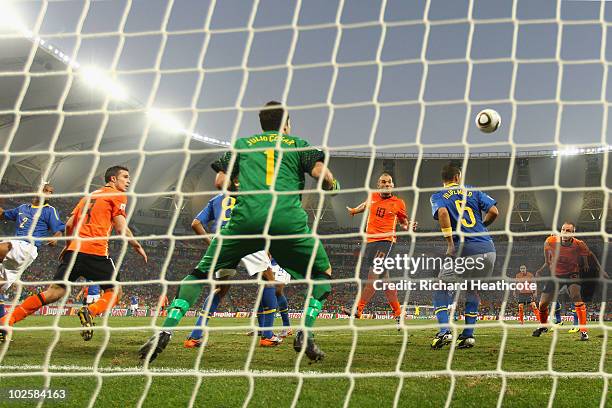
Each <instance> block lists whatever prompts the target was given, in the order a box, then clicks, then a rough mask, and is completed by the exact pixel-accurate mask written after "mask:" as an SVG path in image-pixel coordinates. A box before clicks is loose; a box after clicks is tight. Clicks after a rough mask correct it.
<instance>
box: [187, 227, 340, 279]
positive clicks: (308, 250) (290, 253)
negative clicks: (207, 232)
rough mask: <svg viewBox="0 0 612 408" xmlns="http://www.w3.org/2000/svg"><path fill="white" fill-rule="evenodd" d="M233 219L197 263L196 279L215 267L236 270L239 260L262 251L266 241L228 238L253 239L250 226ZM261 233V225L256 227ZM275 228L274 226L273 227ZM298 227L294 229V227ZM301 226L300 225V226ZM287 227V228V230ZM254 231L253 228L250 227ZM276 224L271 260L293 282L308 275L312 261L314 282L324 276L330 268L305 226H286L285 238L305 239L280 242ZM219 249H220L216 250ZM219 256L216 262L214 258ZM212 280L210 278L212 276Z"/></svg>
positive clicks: (324, 254)
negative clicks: (288, 275)
mask: <svg viewBox="0 0 612 408" xmlns="http://www.w3.org/2000/svg"><path fill="white" fill-rule="evenodd" d="M235 218H237V217H234V216H232V219H231V220H230V222H229V223H228V224H227V225H226V226H225V227H224V228H222V229H221V234H220V236H219V237H215V238H214V239H213V240H212V242H211V244H210V245H209V246H208V249H207V250H206V253H205V254H204V257H203V258H202V260H201V261H200V263H198V266H197V267H196V270H197V271H199V272H200V273H201V275H199V276H198V277H199V278H201V279H206V278H207V277H208V276H209V273H210V272H211V266H212V265H213V264H214V271H218V270H220V269H236V267H237V266H238V263H240V260H241V259H242V258H244V257H245V256H247V255H250V254H252V253H254V252H257V251H261V250H263V249H265V245H266V240H265V238H263V237H261V236H259V237H255V238H242V237H241V238H231V237H232V236H235V235H242V236H244V235H254V234H256V233H254V232H247V231H248V230H250V231H253V230H254V228H248V227H249V225H248V224H250V223H249V222H248V221H246V222H236V220H235ZM258 224H259V227H258V228H257V229H261V227H260V226H261V225H262V224H263V223H258ZM275 224H276V223H275ZM296 224H297V225H296ZM300 224H301V225H300ZM289 225H290V226H289ZM251 226H252V227H253V225H251ZM278 227H279V226H278V224H277V225H274V228H271V229H270V231H271V232H270V247H269V251H270V253H271V254H272V257H273V258H274V259H275V260H276V262H278V264H279V265H280V266H281V267H282V268H284V269H285V270H286V271H287V272H289V274H290V275H291V277H292V278H294V279H304V278H305V277H306V275H307V272H308V266H309V265H310V262H311V258H312V257H313V256H314V259H313V260H312V262H313V263H312V275H311V276H312V277H313V278H316V277H318V276H321V275H323V274H324V273H325V272H326V271H327V270H329V268H330V263H329V258H328V257H327V253H326V252H325V249H324V248H323V244H322V243H321V241H320V240H319V239H318V238H315V237H312V236H310V233H311V231H310V229H309V228H308V225H307V224H306V223H305V222H304V223H295V222H293V223H292V224H287V228H286V229H285V231H287V232H285V234H284V235H304V237H297V238H280V237H278V234H275V231H278V230H279V229H280V230H282V228H278ZM219 247H220V248H219ZM217 251H218V252H219V254H218V257H217V259H216V262H214V260H215V255H216V253H217ZM211 276H212V275H211Z"/></svg>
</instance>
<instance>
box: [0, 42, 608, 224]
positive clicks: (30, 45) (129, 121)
mask: <svg viewBox="0 0 612 408" xmlns="http://www.w3.org/2000/svg"><path fill="white" fill-rule="evenodd" d="M31 52H33V53H34V54H33V58H32V59H31V64H30V66H29V71H28V75H27V76H26V75H24V74H23V72H24V71H25V70H26V69H27V66H28V62H29V60H30V56H31V54H30V53H31ZM73 69H74V71H73V72H74V75H69V72H71V71H72V70H73ZM93 75H94V76H93V77H91V76H92V73H91V72H90V71H87V70H86V69H84V68H83V67H81V66H80V65H78V63H75V62H74V61H71V60H70V59H69V58H68V57H67V56H66V55H65V54H64V53H63V52H62V51H61V50H58V49H57V48H55V47H53V46H52V45H50V44H47V43H45V42H44V40H40V39H37V38H27V37H19V36H7V37H2V38H0V90H1V92H0V143H1V144H2V147H3V148H4V149H5V150H8V151H9V152H10V155H9V156H8V157H7V156H6V155H5V157H4V166H5V167H4V172H3V174H2V178H3V180H4V181H9V182H11V183H14V184H20V185H27V186H31V187H32V190H33V191H37V189H38V188H39V186H40V183H41V181H42V178H43V175H44V174H47V175H48V176H47V178H48V181H51V182H52V183H53V184H54V185H55V187H56V191H57V192H58V193H65V194H68V193H73V194H82V193H83V192H84V188H85V186H86V185H87V184H88V180H92V184H93V185H96V186H97V185H99V184H100V183H101V181H102V180H101V175H102V173H103V171H104V169H105V168H106V167H108V166H110V165H113V164H117V163H121V164H125V165H127V166H129V167H130V168H131V169H134V170H136V171H135V173H136V175H137V180H136V183H135V184H134V189H133V191H134V192H135V193H137V194H138V200H137V201H136V205H135V209H136V210H139V211H136V212H135V216H134V217H135V218H134V220H135V221H138V220H141V222H142V223H152V224H154V225H159V226H160V227H163V226H164V225H166V224H167V223H168V221H167V220H168V219H169V218H170V217H171V215H172V214H173V213H174V212H175V211H177V210H180V211H182V212H183V213H184V214H186V216H187V217H189V216H192V215H193V214H195V213H196V212H197V211H198V210H199V209H200V208H201V207H202V206H203V204H204V203H205V202H206V200H207V199H208V198H210V196H211V195H212V194H214V193H215V192H214V191H211V190H212V189H213V179H214V174H213V172H212V171H211V170H210V163H211V162H212V160H213V159H214V158H215V157H216V156H217V155H218V154H219V153H220V152H222V151H223V150H224V149H226V148H227V143H226V142H224V141H220V140H218V139H213V138H208V137H205V136H202V135H197V134H194V133H189V132H188V131H186V130H185V129H180V125H179V124H177V123H173V121H172V119H171V118H168V117H167V116H164V114H163V112H159V111H155V110H152V109H145V105H144V104H143V103H141V102H140V101H137V100H134V99H132V98H130V97H129V95H123V94H122V90H121V89H120V88H113V86H115V85H112V84H111V85H108V84H107V86H106V88H104V81H106V79H104V78H105V77H103V76H101V75H102V74H99V73H94V74H93ZM24 81H29V83H28V84H27V89H26V91H25V93H24V94H23V95H21V92H22V89H23V85H24ZM67 81H71V82H70V83H69V84H67ZM101 85H102V87H101ZM109 92H110V93H111V94H110V95H109ZM113 94H114V95H113ZM117 94H119V95H117ZM113 96H119V97H116V98H114V97H113ZM21 98H23V99H22V101H21V105H20V107H19V113H20V114H19V115H16V114H15V113H16V112H15V107H16V103H17V101H18V100H20V99H21ZM62 101H63V103H62ZM60 105H61V108H60ZM159 119H161V122H165V123H160V120H159ZM168 124H169V125H170V126H168ZM55 132H58V134H57V140H56V143H55V144H54V145H53V146H51V143H52V140H54V138H55V136H56V135H55ZM186 138H187V139H188V140H186ZM9 143H10V145H8V144H9ZM185 147H188V150H187V149H185ZM608 149H609V148H608V147H597V146H596V147H581V148H571V149H567V150H563V151H557V150H554V149H549V150H546V149H544V150H523V151H517V152H515V153H514V154H511V153H510V152H509V151H505V152H504V151H500V152H487V151H472V152H470V156H469V157H470V160H469V161H468V167H467V171H466V181H467V182H468V183H469V184H473V185H476V186H479V187H480V188H483V189H486V190H488V191H491V194H494V195H496V198H497V197H499V198H498V200H499V201H500V206H501V207H502V208H503V209H505V211H509V212H510V211H511V212H513V215H512V217H513V221H512V222H511V224H516V225H517V226H518V228H521V225H522V226H524V227H525V228H526V229H527V227H526V226H528V225H531V226H532V227H533V226H536V225H538V226H542V227H545V226H548V228H550V227H551V226H552V222H553V219H552V212H551V211H548V210H547V211H543V210H542V209H544V208H546V209H551V208H554V206H555V202H556V200H557V198H558V197H560V199H561V200H562V201H563V203H562V205H561V206H560V213H559V219H566V218H567V219H576V220H577V219H585V220H586V219H588V218H589V216H588V215H584V214H583V212H584V211H587V210H588V214H590V216H591V218H592V220H591V221H593V222H591V223H590V225H591V226H590V227H589V229H590V230H596V229H597V228H599V227H596V225H598V222H599V219H600V218H601V214H602V205H603V191H599V192H598V191H595V190H596V189H595V190H594V191H592V192H590V193H589V192H588V191H586V189H585V188H586V187H596V186H599V185H601V181H600V180H601V176H602V174H601V172H602V169H603V157H604V154H606V153H607V151H608ZM330 154H331V161H330V166H331V168H332V170H333V171H334V172H335V174H336V176H337V177H338V179H339V180H342V185H343V188H345V189H349V192H347V193H346V194H341V195H339V196H338V197H336V198H334V199H333V200H329V199H326V200H325V204H324V207H323V208H322V209H321V210H320V211H319V212H317V208H318V205H319V200H318V198H317V197H316V195H313V194H310V195H308V194H307V195H306V197H305V200H304V202H305V205H306V208H307V210H308V212H309V213H310V214H311V215H312V216H313V217H314V216H315V215H316V214H319V219H320V222H321V223H322V224H323V225H326V224H327V225H328V226H329V227H330V228H333V226H338V227H340V228H357V227H358V224H359V222H358V221H357V219H356V218H355V219H351V218H350V217H349V216H348V215H347V214H346V211H345V206H346V205H351V206H353V205H357V204H358V203H359V202H361V201H360V200H363V199H364V198H365V191H358V190H359V189H363V188H364V180H369V187H370V188H375V178H376V177H375V175H376V174H379V173H380V172H382V171H389V172H391V173H392V174H394V176H395V179H396V186H398V187H400V191H399V192H398V194H399V195H400V196H402V197H403V198H405V199H406V200H407V202H408V203H409V204H410V206H412V204H413V202H414V201H415V193H414V189H413V188H412V185H413V176H414V174H415V172H416V171H417V168H416V166H417V165H419V166H420V167H419V169H418V177H417V182H416V185H417V187H419V188H425V189H429V190H428V191H425V192H423V191H422V192H421V193H420V194H419V198H418V208H417V219H418V220H419V222H420V223H421V226H422V227H423V228H424V229H429V228H433V227H434V225H433V220H432V219H431V214H430V213H429V209H428V207H429V204H428V200H429V195H430V194H431V193H430V192H429V191H433V190H434V189H436V188H437V187H438V186H439V184H440V183H439V176H438V175H439V169H440V167H441V166H442V165H443V163H445V162H447V161H449V160H451V161H453V160H454V161H456V162H457V163H458V164H461V162H462V160H463V158H464V157H465V153H463V152H461V151H459V152H457V151H455V152H452V151H451V152H444V151H439V150H438V151H435V152H434V151H427V150H425V151H422V152H419V151H418V150H416V149H415V151H414V152H412V153H394V152H392V151H389V149H386V150H382V149H381V150H370V149H365V150H359V151H347V150H336V149H334V150H331V151H330ZM373 155H374V163H373V167H372V173H371V174H372V176H371V177H368V171H369V169H370V160H371V159H372V156H373ZM419 160H420V161H419ZM557 161H560V162H561V166H560V170H559V171H560V177H559V180H560V185H559V187H561V188H565V189H566V190H564V191H562V193H561V195H560V196H558V195H557V190H556V189H555V178H554V173H555V169H556V162H557ZM510 168H512V169H513V170H512V174H511V176H510V177H508V171H509V169H510ZM585 174H586V177H585ZM605 176H606V177H607V180H612V178H611V177H610V176H611V172H610V166H608V174H607V175H605ZM181 180H182V185H181V186H179V185H177V184H178V183H179V182H180V181H181ZM310 187H312V184H310ZM402 187H403V188H402ZM509 187H513V188H517V189H518V190H516V189H515V190H514V191H513V192H511V191H510V190H511V189H510V188H509ZM608 187H609V182H608ZM179 188H180V191H182V192H188V194H186V195H183V196H182V197H179V196H180V194H178V193H177V190H178V189H179ZM580 188H583V190H580ZM521 189H522V190H521ZM511 193H514V201H513V202H512V204H511V200H510V199H511ZM593 194H595V195H598V196H597V197H595V196H593ZM570 195H571V196H572V198H571V199H570V198H569V197H570ZM600 196H601V197H600ZM510 207H512V208H510ZM151 212H153V213H151ZM160 214H164V216H163V217H160V216H159V215H160ZM160 219H163V220H164V221H160ZM500 227H501V228H503V225H500Z"/></svg>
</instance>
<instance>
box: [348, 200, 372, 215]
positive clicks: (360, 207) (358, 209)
mask: <svg viewBox="0 0 612 408" xmlns="http://www.w3.org/2000/svg"><path fill="white" fill-rule="evenodd" d="M367 206H368V202H367V201H364V202H363V203H361V204H359V205H358V206H357V207H355V208H351V207H348V206H347V207H346V209H347V211H348V212H349V214H350V215H351V216H353V215H355V214H361V213H362V212H364V211H365V209H366V207H367Z"/></svg>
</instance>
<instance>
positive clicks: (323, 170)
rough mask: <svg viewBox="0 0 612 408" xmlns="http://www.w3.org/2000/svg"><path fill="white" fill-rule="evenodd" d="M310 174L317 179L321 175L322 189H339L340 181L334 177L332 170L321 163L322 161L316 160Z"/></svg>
mask: <svg viewBox="0 0 612 408" xmlns="http://www.w3.org/2000/svg"><path fill="white" fill-rule="evenodd" d="M310 175H311V176H312V177H313V178H314V179H316V180H318V179H320V178H321V177H323V190H327V191H330V190H339V189H340V183H338V180H336V179H335V178H334V175H333V174H332V172H331V171H330V170H329V169H328V168H327V166H325V164H323V162H316V163H315V165H314V167H313V168H312V170H310Z"/></svg>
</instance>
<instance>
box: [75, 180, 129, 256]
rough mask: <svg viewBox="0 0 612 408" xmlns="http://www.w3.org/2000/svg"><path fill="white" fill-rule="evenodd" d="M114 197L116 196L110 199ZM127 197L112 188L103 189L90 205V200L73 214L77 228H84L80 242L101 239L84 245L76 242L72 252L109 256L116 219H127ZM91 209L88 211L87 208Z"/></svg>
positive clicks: (81, 231) (80, 231)
mask: <svg viewBox="0 0 612 408" xmlns="http://www.w3.org/2000/svg"><path fill="white" fill-rule="evenodd" d="M109 193H114V194H112V195H107V194H109ZM126 204H127V196H126V195H125V193H122V192H120V191H119V190H116V189H114V188H112V187H102V188H101V189H100V190H96V191H94V192H93V193H91V197H90V199H89V202H88V201H87V197H83V198H81V201H79V203H78V204H77V206H76V207H74V210H72V214H71V215H72V216H74V219H73V224H72V225H73V226H74V227H75V228H76V227H78V226H79V224H80V228H79V231H78V234H75V235H76V236H77V237H80V238H101V239H96V240H88V241H81V240H79V239H73V240H72V241H70V245H69V246H68V250H69V251H79V252H82V253H85V254H91V255H100V256H108V237H109V236H110V234H111V231H112V229H113V218H114V217H116V216H117V215H123V216H124V217H125V216H126V215H125V206H126ZM85 206H87V208H85Z"/></svg>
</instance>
